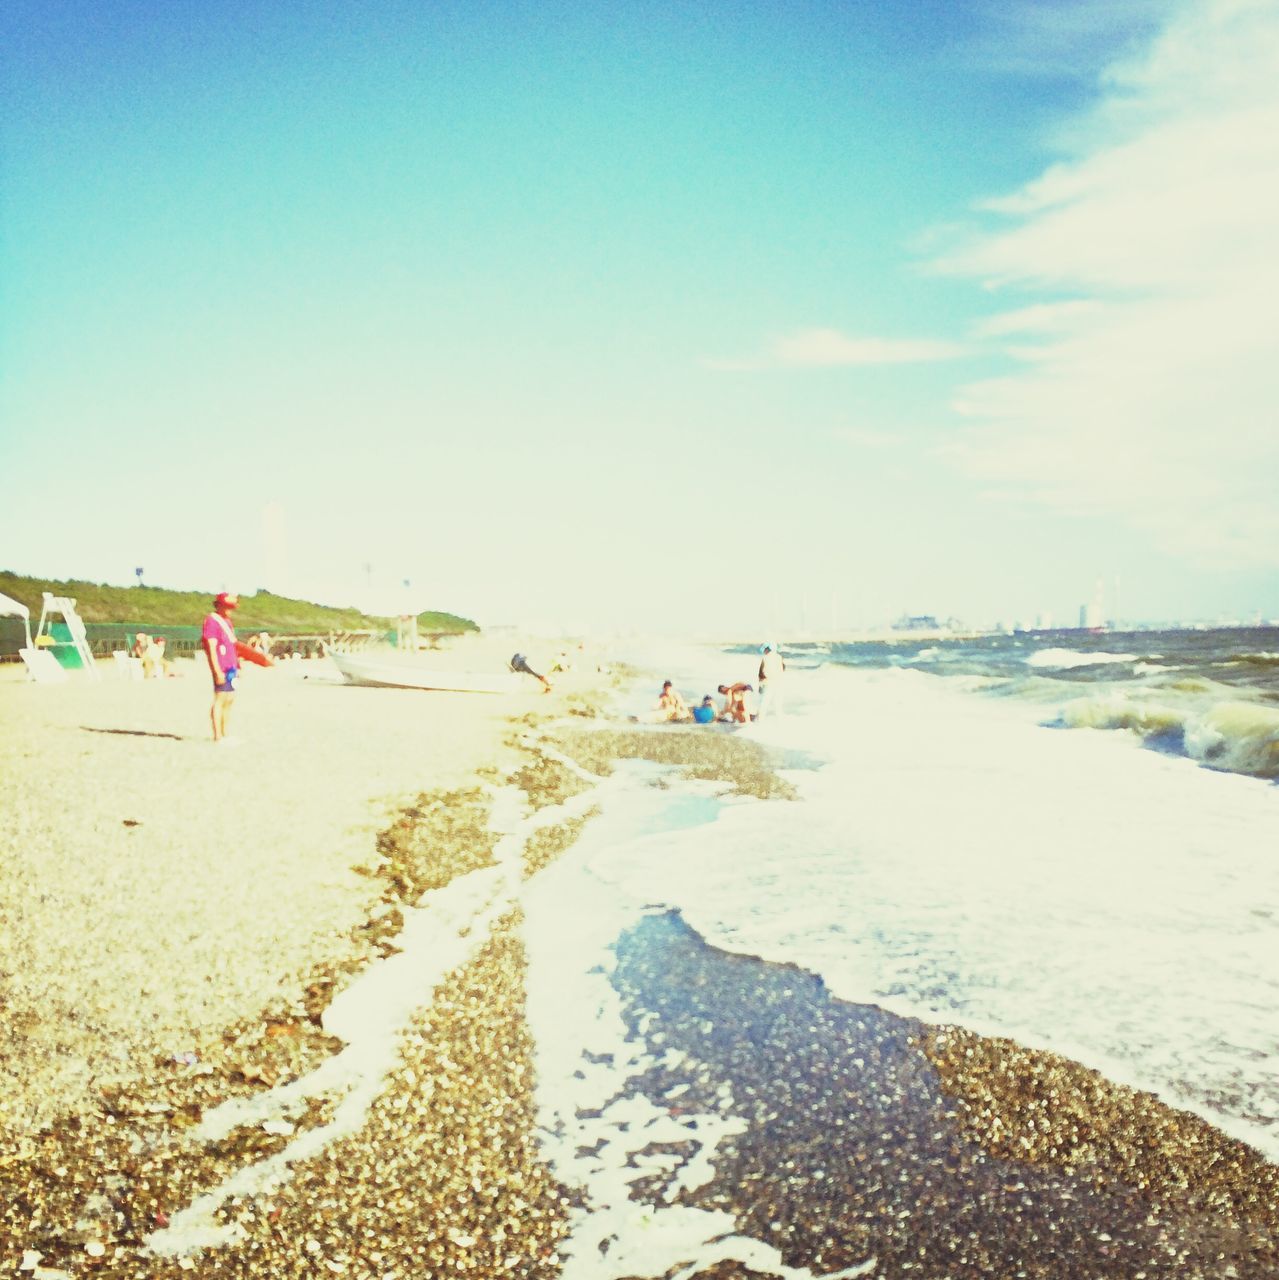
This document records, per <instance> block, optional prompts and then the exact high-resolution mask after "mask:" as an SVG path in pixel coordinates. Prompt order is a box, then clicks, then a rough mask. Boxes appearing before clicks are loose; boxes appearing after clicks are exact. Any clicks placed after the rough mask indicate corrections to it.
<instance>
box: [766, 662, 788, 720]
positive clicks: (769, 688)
mask: <svg viewBox="0 0 1279 1280" xmlns="http://www.w3.org/2000/svg"><path fill="white" fill-rule="evenodd" d="M760 653H761V654H762V655H763V656H762V657H761V658H760V660H759V714H760V715H763V714H764V713H765V712H766V711H767V712H768V714H769V715H773V716H779V715H781V714H782V712H783V710H785V704H784V703H783V700H782V673H783V672H784V671H785V670H786V660H785V659H784V658H783V657H782V655H781V654H780V653H779V652H778V651H777V646H776V645H774V644H765V645H762V646H761V647H760Z"/></svg>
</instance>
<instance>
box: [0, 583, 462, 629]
mask: <svg viewBox="0 0 1279 1280" xmlns="http://www.w3.org/2000/svg"><path fill="white" fill-rule="evenodd" d="M46 591H49V592H52V593H53V594H54V595H57V596H71V597H72V598H73V599H74V600H75V602H76V612H77V613H79V615H80V617H81V618H83V619H84V620H85V622H131V623H138V624H143V623H148V624H150V626H151V627H153V628H161V627H198V626H199V625H200V623H201V621H202V620H203V619H204V616H205V614H207V613H208V612H209V609H210V606H211V603H212V600H213V597H214V595H215V594H216V593H215V592H214V591H212V590H210V591H169V590H166V589H165V588H164V587H109V586H106V585H104V584H102V583H97V582H80V581H78V580H76V579H70V580H68V581H66V582H56V581H51V580H46V579H42V578H26V577H23V576H22V575H21V574H17V573H10V572H9V571H8V570H3V569H0V593H3V594H4V595H6V596H10V597H11V598H12V599H14V600H19V601H21V602H22V603H23V604H25V605H26V606H27V608H28V609H30V610H31V622H32V625H33V626H34V625H35V622H36V619H37V618H39V616H40V605H41V601H42V596H43V593H44V592H46ZM235 625H236V628H237V629H238V630H240V631H242V632H251V631H270V632H271V633H272V634H274V635H323V634H326V633H327V632H331V631H385V630H387V629H393V628H394V626H395V619H394V618H382V617H371V616H369V615H368V614H365V613H361V612H360V610H359V609H355V608H346V609H338V608H333V607H332V606H330V605H323V604H312V603H311V601H309V600H290V599H289V598H288V597H287V596H277V595H273V594H272V593H271V592H269V591H259V592H258V593H257V594H256V595H251V596H250V595H242V596H241V597H240V608H239V609H238V610H237V611H236V615H235ZM417 625H418V630H419V631H421V632H425V633H439V634H450V633H458V632H463V631H478V630H479V627H477V626H476V625H475V623H474V622H472V621H471V620H470V619H469V618H459V617H458V616H457V615H456V614H452V613H439V612H436V611H434V610H429V611H427V612H426V613H420V614H418V619H417Z"/></svg>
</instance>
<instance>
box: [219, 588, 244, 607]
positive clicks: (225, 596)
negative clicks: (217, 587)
mask: <svg viewBox="0 0 1279 1280" xmlns="http://www.w3.org/2000/svg"><path fill="white" fill-rule="evenodd" d="M213 607H214V608H215V609H238V608H239V607H240V597H239V596H237V595H236V594H235V592H234V591H219V592H218V594H217V595H216V596H214V597H213Z"/></svg>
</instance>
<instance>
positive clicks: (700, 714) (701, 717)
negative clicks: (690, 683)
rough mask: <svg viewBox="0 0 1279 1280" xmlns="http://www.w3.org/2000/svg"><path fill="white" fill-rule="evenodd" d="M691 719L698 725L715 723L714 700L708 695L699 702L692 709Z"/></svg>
mask: <svg viewBox="0 0 1279 1280" xmlns="http://www.w3.org/2000/svg"><path fill="white" fill-rule="evenodd" d="M693 719H694V720H696V721H697V723H698V724H713V723H714V721H715V699H714V698H712V697H711V695H710V694H709V693H708V694H707V695H706V697H704V698H703V699H702V700H701V702H700V703H699V704H698V705H697V706H695V707H694V708H693Z"/></svg>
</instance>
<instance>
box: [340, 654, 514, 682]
mask: <svg viewBox="0 0 1279 1280" xmlns="http://www.w3.org/2000/svg"><path fill="white" fill-rule="evenodd" d="M329 657H330V658H331V659H332V660H333V665H334V666H335V667H337V669H338V670H339V671H340V672H341V673H342V678H343V679H344V680H345V681H346V682H347V683H348V684H360V685H369V686H372V687H374V688H380V689H427V690H434V691H438V692H443V693H516V692H518V691H519V690H520V689H521V688H522V687H523V684H522V682H521V680H520V678H519V676H517V675H515V674H513V673H511V672H487V671H444V670H440V669H439V668H435V667H423V666H419V665H418V664H417V663H415V662H412V661H399V660H396V659H393V658H368V657H365V656H364V655H363V654H354V653H335V652H334V651H333V650H332V649H330V650H329Z"/></svg>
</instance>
